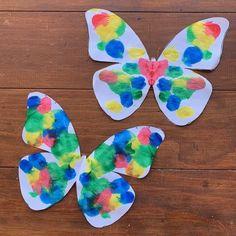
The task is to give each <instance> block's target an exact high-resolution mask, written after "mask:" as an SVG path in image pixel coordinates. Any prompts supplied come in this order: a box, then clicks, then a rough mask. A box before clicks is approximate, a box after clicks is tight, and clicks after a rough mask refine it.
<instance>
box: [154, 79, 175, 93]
mask: <svg viewBox="0 0 236 236" xmlns="http://www.w3.org/2000/svg"><path fill="white" fill-rule="evenodd" d="M171 86H172V81H171V80H168V79H166V78H160V79H159V80H158V84H157V87H158V88H159V89H160V91H169V90H170V89H171Z"/></svg>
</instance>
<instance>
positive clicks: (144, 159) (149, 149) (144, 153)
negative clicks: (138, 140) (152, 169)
mask: <svg viewBox="0 0 236 236" xmlns="http://www.w3.org/2000/svg"><path fill="white" fill-rule="evenodd" d="M155 154H156V148H155V147H153V146H152V145H140V146H139V148H138V149H137V150H136V152H135V154H134V155H133V158H134V160H135V161H136V162H137V163H138V164H139V165H140V166H142V167H144V168H147V167H148V166H150V165H151V164H152V160H153V158H154V157H155Z"/></svg>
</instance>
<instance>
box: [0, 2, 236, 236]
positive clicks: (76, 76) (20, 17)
mask: <svg viewBox="0 0 236 236" xmlns="http://www.w3.org/2000/svg"><path fill="white" fill-rule="evenodd" d="M92 7H98V8H105V9H109V10H112V11H115V12H117V13H118V14H119V15H120V16H121V17H123V18H124V19H125V20H126V21H127V22H128V24H130V26H131V27H132V28H133V29H134V30H135V32H136V33H137V34H138V35H139V36H140V38H141V39H142V41H143V43H144V45H145V46H146V48H147V50H148V52H149V55H152V56H158V55H159V54H160V52H161V51H162V49H163V47H164V46H165V45H166V43H167V42H168V41H169V40H171V39H172V38H173V37H174V36H175V34H176V33H177V32H179V31H180V30H181V29H183V28H184V27H185V26H187V25H188V24H190V23H192V22H194V21H196V20H200V19H203V18H208V17H213V16H224V17H226V18H228V20H229V21H230V30H229V32H228V33H227V36H226V39H225V42H224V50H223V55H222V58H221V62H220V64H219V66H218V67H217V69H216V70H215V71H213V72H204V73H201V74H202V75H204V76H205V77H207V78H208V79H209V80H210V81H211V82H212V85H213V88H214V91H213V95H212V97H211V99H210V101H209V103H208V105H207V107H206V109H205V111H204V112H203V114H202V115H201V116H200V118H199V119H197V120H196V121H195V122H194V123H193V124H191V125H190V126H187V127H177V126H174V125H173V124H171V123H170V122H169V121H168V120H167V119H166V118H165V117H164V115H163V114H162V113H161V112H160V110H159V108H158V106H157V104H156V101H155V99H154V95H153V91H151V92H150V93H149V94H148V97H147V99H146V101H145V102H144V104H143V105H142V106H141V108H140V109H139V110H138V111H137V112H136V113H135V114H133V115H132V116H131V117H129V118H128V119H126V120H124V121H122V122H116V121H113V120H111V119H110V118H109V117H108V116H107V115H105V113H104V112H103V111H102V110H101V109H100V107H99V105H98V103H97V101H96V99H95V96H94V94H93V90H92V76H93V73H94V72H95V71H96V70H98V69H100V68H103V67H105V66H107V63H98V62H94V61H92V60H91V59H90V58H89V56H88V53H87V47H88V35H87V28H86V22H85V19H84V11H86V10H87V9H89V8H92ZM235 39H236V2H235V0H227V1H220V0H209V1H207V0H205V1H194V0H179V1H174V0H169V1H164V0H161V1H157V0H156V1H154V0H143V1H141V0H118V1H115V0H113V1H111V0H107V1H106V0H86V1H78V0H54V1H49V0H37V1H35V0H1V1H0V52H1V53H0V55H1V56H0V117H1V119H0V151H1V154H0V235H3V236H5V235H50V236H51V235H57V236H61V235H111V236H112V235H158V236H159V235H160V236H162V235H163V236H169V235H170V236H173V235H178V236H185V235H187V236H189V235H191V236H194V235H197V236H198V235H201V236H202V235H203V236H206V235H214V236H218V235H232V236H234V235H236V147H235V144H236V123H235V121H236V41H235ZM32 91H40V92H43V93H47V94H48V95H50V96H51V97H52V98H54V99H55V100H56V101H58V103H59V104H60V105H61V106H62V107H63V108H64V109H65V111H66V112H67V114H68V116H69V117H70V118H71V120H72V123H73V124H74V127H75V129H76V131H77V134H78V137H79V140H80V144H81V150H82V153H85V154H89V153H91V152H92V150H93V149H94V148H95V147H96V146H97V145H98V144H100V143H101V142H103V141H104V140H105V139H106V138H107V137H109V136H111V135H113V134H114V133H115V132H118V131H120V130H122V129H124V128H129V127H133V126H136V125H144V124H146V125H152V126H156V127H160V128H162V129H163V130H164V131H165V133H166V140H165V142H164V143H163V144H162V146H161V147H160V150H159V152H158V156H157V158H156V159H155V161H154V164H153V168H152V170H151V172H150V174H149V175H148V176H147V177H146V178H145V179H143V180H137V179H132V178H128V177H127V178H126V179H128V181H130V183H131V185H132V186H133V188H134V190H135V191H136V196H137V197H136V201H135V203H134V205H133V207H132V208H131V210H130V211H129V212H128V213H127V214H126V215H125V216H124V217H123V218H121V219H120V220H119V221H118V222H116V223H115V224H113V225H111V226H109V227H106V228H103V229H95V228H93V227H91V226H90V225H89V224H88V223H87V222H86V220H85V218H84V216H83V215H82V213H81V211H80V210H79V208H78V207H77V202H76V192H75V188H73V189H72V190H71V191H70V192H69V194H68V195H67V196H66V198H65V199H64V200H62V201H61V202H60V203H59V204H57V205H56V206H54V207H52V208H50V209H48V210H46V211H41V212H33V211H31V210H30V209H29V208H28V207H27V206H26V204H25V203H24V201H23V199H22V197H21V194H20V189H19V183H18V173H17V167H18V162H19V160H20V159H21V157H23V156H24V155H27V154H30V153H33V152H35V151H36V149H34V148H32V147H30V146H27V145H25V144H24V143H23V141H22V139H21V132H22V127H23V125H24V119H25V116H26V98H27V94H28V93H29V92H32Z"/></svg>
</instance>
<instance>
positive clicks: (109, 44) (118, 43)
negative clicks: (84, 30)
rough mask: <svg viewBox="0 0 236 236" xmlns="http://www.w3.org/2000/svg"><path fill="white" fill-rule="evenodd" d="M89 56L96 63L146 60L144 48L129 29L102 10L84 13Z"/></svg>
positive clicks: (116, 17) (112, 14)
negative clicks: (87, 33)
mask: <svg viewBox="0 0 236 236" xmlns="http://www.w3.org/2000/svg"><path fill="white" fill-rule="evenodd" d="M86 21H87V24H88V32H89V55H90V56H91V58H92V59H94V60H96V61H107V62H124V61H137V60H138V59H139V58H141V57H142V58H148V55H147V52H146V49H145V47H144V46H143V44H142V42H141V40H140V39H139V37H138V36H137V35H136V34H135V32H134V31H133V30H132V29H131V27H130V26H129V25H128V24H127V23H126V22H125V21H124V20H123V19H122V18H120V17H119V16H117V15H116V14H114V13H112V12H110V11H107V10H104V9H90V10H88V11H87V12H86Z"/></svg>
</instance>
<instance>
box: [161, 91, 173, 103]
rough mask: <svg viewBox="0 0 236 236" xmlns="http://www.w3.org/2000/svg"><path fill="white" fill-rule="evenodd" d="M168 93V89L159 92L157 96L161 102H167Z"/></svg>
mask: <svg viewBox="0 0 236 236" xmlns="http://www.w3.org/2000/svg"><path fill="white" fill-rule="evenodd" d="M170 95H171V93H170V92H169V91H166V92H160V94H159V98H160V99H161V101H162V102H167V100H168V98H169V96H170Z"/></svg>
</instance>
